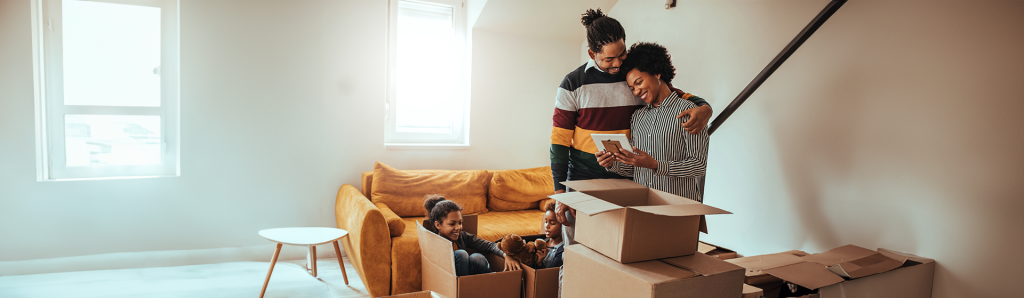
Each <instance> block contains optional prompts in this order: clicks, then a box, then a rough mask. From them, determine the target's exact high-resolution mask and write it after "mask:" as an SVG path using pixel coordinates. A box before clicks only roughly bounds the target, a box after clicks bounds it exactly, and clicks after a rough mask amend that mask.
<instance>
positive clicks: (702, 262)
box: [562, 244, 743, 298]
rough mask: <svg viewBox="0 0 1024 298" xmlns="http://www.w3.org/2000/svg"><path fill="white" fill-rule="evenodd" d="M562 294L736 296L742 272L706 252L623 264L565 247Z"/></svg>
mask: <svg viewBox="0 0 1024 298" xmlns="http://www.w3.org/2000/svg"><path fill="white" fill-rule="evenodd" d="M564 257H565V265H564V266H563V267H564V270H565V273H564V276H563V281H562V296H563V297H566V298H572V297H588V298H589V297H683V298H688V297H693V298H697V297H700V298H736V297H741V295H742V294H743V268H742V267H739V266H736V265H732V264H729V263H727V262H725V261H722V260H719V259H716V258H714V257H710V256H707V255H704V254H693V255H689V256H683V257H673V258H667V259H661V260H653V261H643V262H635V263H628V264H623V263H619V262H617V261H615V260H612V259H610V258H608V257H606V256H604V255H602V254H600V253H598V252H596V251H594V250H592V249H590V248H587V247H586V246H583V245H580V244H575V245H570V246H568V247H566V249H565V255H564Z"/></svg>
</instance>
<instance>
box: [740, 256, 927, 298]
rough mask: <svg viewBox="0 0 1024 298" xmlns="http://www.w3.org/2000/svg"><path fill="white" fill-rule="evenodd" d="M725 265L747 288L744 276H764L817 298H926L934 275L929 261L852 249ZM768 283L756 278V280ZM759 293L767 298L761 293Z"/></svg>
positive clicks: (741, 261) (742, 261) (759, 259)
mask: <svg viewBox="0 0 1024 298" xmlns="http://www.w3.org/2000/svg"><path fill="white" fill-rule="evenodd" d="M728 262H730V263H733V264H736V265H740V266H742V267H744V268H746V269H747V270H748V279H747V280H748V283H750V280H751V278H750V277H751V274H749V273H755V274H754V277H761V276H763V275H764V274H767V275H771V276H773V277H775V278H778V279H780V280H785V281H788V282H791V283H794V284H796V285H799V286H802V287H805V288H808V289H811V290H815V289H817V290H818V294H817V295H818V296H819V297H820V298H853V297H873V298H879V297H893V298H895V297H910V298H918V297H920V298H926V297H931V289H932V276H933V275H934V272H935V261H934V260H932V259H928V258H922V257H918V256H914V255H911V254H905V253H900V252H896V251H892V250H888V249H884V248H879V249H878V250H877V251H872V250H868V249H866V248H862V247H857V246H853V245H846V246H842V247H838V248H835V249H832V250H829V251H826V252H823V253H819V254H813V255H807V256H803V257H800V256H797V255H795V254H790V253H779V254H771V255H762V256H753V257H746V258H738V259H732V260H728ZM894 266H895V267H894ZM840 274H842V275H845V277H846V278H848V279H850V280H847V279H845V278H844V277H843V276H840ZM768 280H769V279H766V278H762V279H760V280H758V281H759V282H766V281H768ZM751 284H755V283H751ZM765 293H766V295H765V296H766V297H770V296H769V295H767V294H768V292H767V291H766V292H765Z"/></svg>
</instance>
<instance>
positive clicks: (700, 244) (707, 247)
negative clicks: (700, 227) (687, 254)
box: [697, 242, 717, 254]
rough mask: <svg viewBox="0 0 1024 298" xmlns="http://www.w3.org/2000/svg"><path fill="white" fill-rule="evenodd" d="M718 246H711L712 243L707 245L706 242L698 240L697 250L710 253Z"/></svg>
mask: <svg viewBox="0 0 1024 298" xmlns="http://www.w3.org/2000/svg"><path fill="white" fill-rule="evenodd" d="M716 248H717V247H714V246H711V245H707V244H706V243H704V242H697V252H699V253H702V254H706V253H709V252H711V251H712V250H715V249H716Z"/></svg>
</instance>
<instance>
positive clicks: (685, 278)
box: [419, 179, 935, 298]
mask: <svg viewBox="0 0 1024 298" xmlns="http://www.w3.org/2000/svg"><path fill="white" fill-rule="evenodd" d="M563 184H565V185H566V186H568V187H570V188H572V189H573V190H576V192H568V193H563V194H556V195H552V196H551V198H552V199H554V200H556V201H558V202H561V203H564V204H566V205H569V206H570V207H572V208H574V209H576V225H575V226H576V228H575V230H576V231H575V240H576V241H577V242H579V243H580V244H574V245H569V246H566V248H565V253H564V255H563V258H564V263H565V265H564V266H563V270H564V272H563V280H562V297H566V298H572V297H701V298H719V297H720V298H737V297H742V298H759V297H779V295H780V294H779V293H780V289H783V288H793V287H795V288H799V289H800V290H804V291H806V292H808V295H807V296H805V297H808V298H812V297H813V298H852V297H910V298H917V297H921V298H924V297H930V295H931V283H932V272H933V271H934V267H935V264H934V261H933V260H931V259H926V258H921V257H917V256H913V255H908V254H903V253H898V252H895V251H891V250H886V249H879V250H878V251H871V250H867V249H864V248H860V247H857V246H853V245H847V246H843V247H839V248H836V249H833V250H830V251H827V252H824V253H820V254H807V253H805V252H802V251H789V252H784V253H778V254H770V255H761V256H752V257H746V258H737V257H738V255H737V254H736V252H734V251H731V250H728V249H725V248H721V247H716V246H713V245H709V244H706V243H702V242H699V241H698V233H699V232H705V233H706V232H707V224H706V222H705V220H704V216H705V215H712V214H729V213H730V212H728V211H725V210H722V209H718V208H715V207H711V206H708V205H704V204H701V203H698V202H695V201H692V200H690V199H687V198H684V197H680V196H676V195H673V194H670V193H667V192H663V191H659V190H655V189H650V188H647V187H644V186H643V185H640V184H637V183H635V182H632V181H629V180H621V179H600V180H586V181H568V182H563ZM463 230H464V231H466V232H470V233H476V217H475V216H473V215H466V216H464V220H463ZM419 242H420V250H421V252H422V257H421V261H422V268H423V289H424V290H428V291H433V292H436V293H435V295H436V294H440V295H444V296H448V297H453V298H461V297H508V298H514V297H528V298H549V297H550V298H554V297H557V296H558V268H549V269H540V270H537V269H533V268H529V267H525V266H524V267H523V270H522V271H509V272H495V273H490V274H480V275H473V276H456V274H455V269H454V268H455V266H454V259H453V255H452V244H451V242H450V241H448V239H445V238H443V237H441V236H438V235H437V234H434V233H432V232H429V231H427V230H426V229H424V228H423V227H422V225H419ZM488 261H489V262H490V263H491V264H490V265H491V268H493V269H496V270H498V268H504V260H503V259H502V258H500V257H498V256H488ZM880 273H881V274H880ZM786 282H788V284H786ZM788 292H789V293H792V292H794V291H788Z"/></svg>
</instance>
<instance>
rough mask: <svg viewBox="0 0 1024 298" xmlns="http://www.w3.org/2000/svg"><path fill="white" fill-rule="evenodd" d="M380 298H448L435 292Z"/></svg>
mask: <svg viewBox="0 0 1024 298" xmlns="http://www.w3.org/2000/svg"><path fill="white" fill-rule="evenodd" d="M381 297H383V298H392V297H393V298H448V297H445V296H444V295H441V294H438V293H436V292H431V291H419V292H414V293H405V294H398V295H392V296H381Z"/></svg>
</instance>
